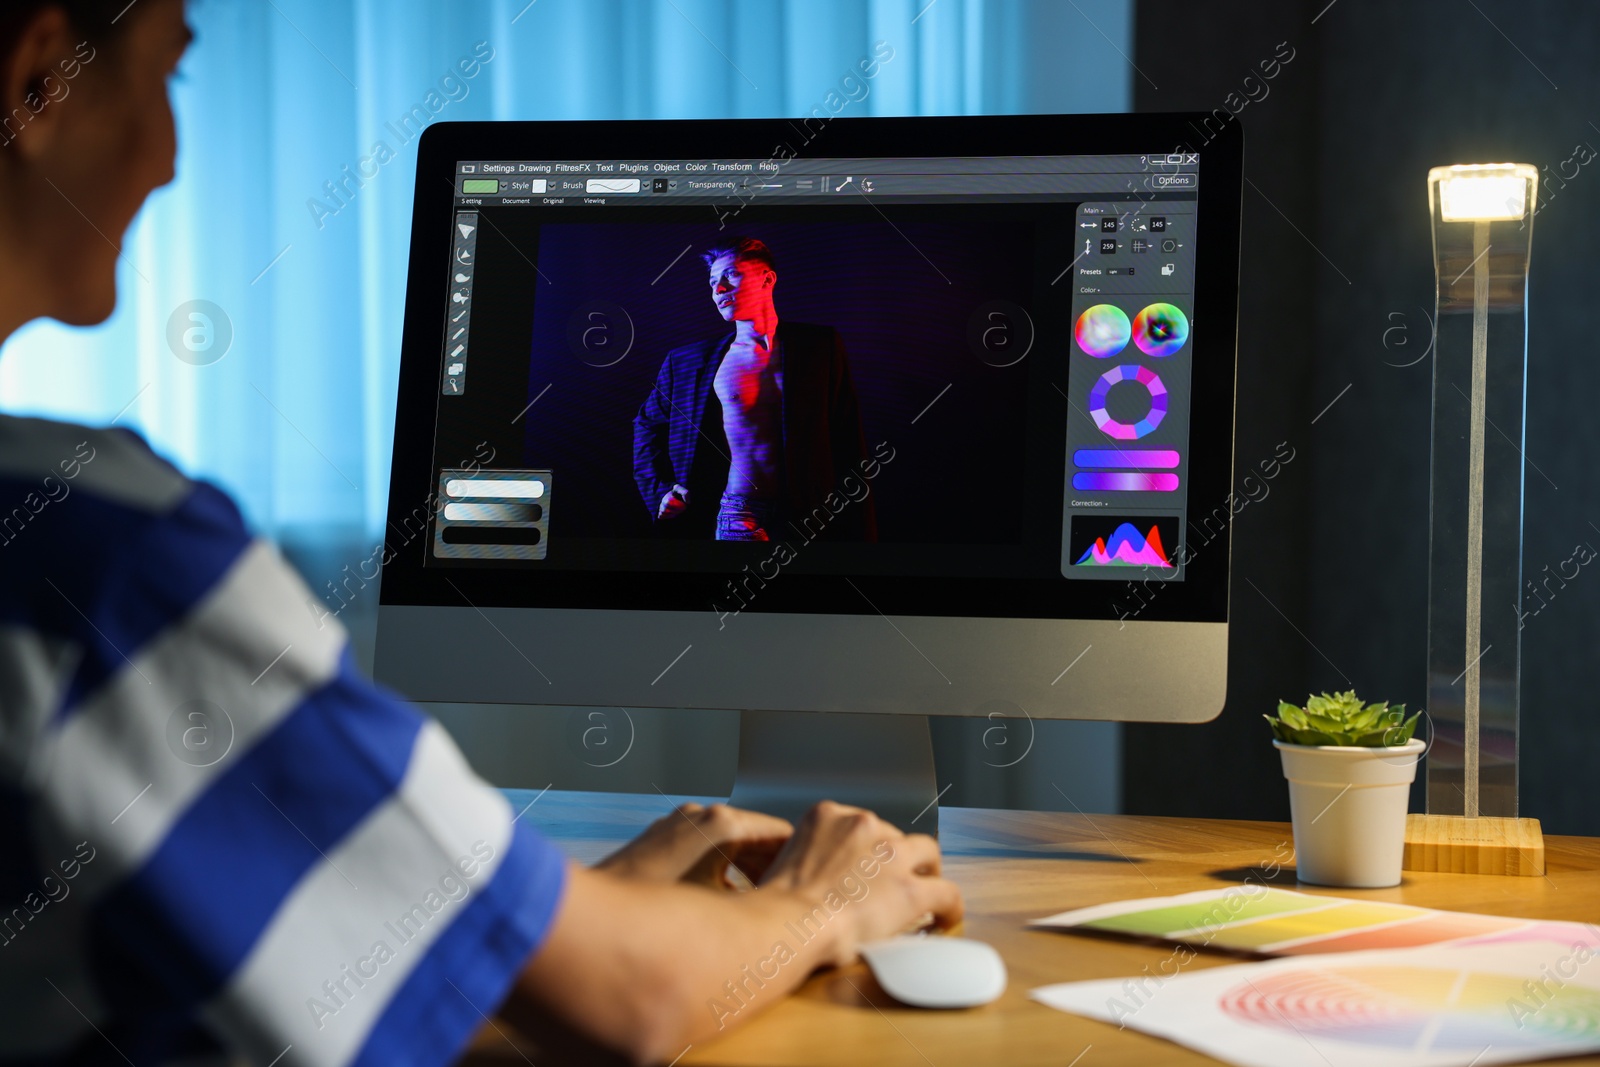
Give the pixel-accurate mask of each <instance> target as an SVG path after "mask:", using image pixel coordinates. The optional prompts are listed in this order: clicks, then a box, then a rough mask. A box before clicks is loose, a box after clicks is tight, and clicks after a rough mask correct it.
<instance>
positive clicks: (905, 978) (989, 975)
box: [860, 934, 1006, 1008]
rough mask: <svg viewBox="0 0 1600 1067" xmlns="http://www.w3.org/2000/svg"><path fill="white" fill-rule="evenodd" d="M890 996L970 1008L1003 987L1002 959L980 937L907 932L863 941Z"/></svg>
mask: <svg viewBox="0 0 1600 1067" xmlns="http://www.w3.org/2000/svg"><path fill="white" fill-rule="evenodd" d="M860 952H861V958H862V959H864V960H866V961H867V966H868V967H871V968H872V975H873V977H874V978H876V979H877V980H878V984H879V985H880V986H882V987H883V990H884V992H886V993H888V994H889V995H890V996H891V997H894V999H896V1000H898V1001H902V1002H904V1003H906V1004H910V1005H911V1006H912V1007H916V1008H972V1007H976V1006H977V1005H979V1004H987V1003H989V1002H990V1001H991V1000H994V999H995V998H996V997H998V996H999V995H1000V994H1001V993H1004V992H1005V991H1006V965H1005V964H1004V963H1002V962H1001V960H1000V953H998V952H996V951H995V950H994V948H993V947H992V946H990V945H987V944H985V943H983V942H982V941H972V940H969V939H967V938H964V937H943V936H933V937H928V936H924V935H917V934H911V935H908V936H906V937H891V938H888V939H887V940H884V941H873V942H870V943H868V944H865V945H862V946H861V949H860Z"/></svg>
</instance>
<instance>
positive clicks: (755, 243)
mask: <svg viewBox="0 0 1600 1067" xmlns="http://www.w3.org/2000/svg"><path fill="white" fill-rule="evenodd" d="M723 256H732V257H733V261H734V262H735V263H737V262H739V261H740V260H743V259H750V260H754V261H755V262H757V263H761V264H764V265H765V266H766V268H767V269H768V270H771V271H775V270H777V269H778V263H777V260H775V259H773V258H772V249H770V248H768V247H767V246H766V244H765V242H763V241H762V240H761V239H760V238H758V237H729V238H726V239H724V240H721V241H718V242H717V243H716V244H714V245H712V246H711V247H710V248H708V249H706V250H705V251H704V252H701V253H700V258H701V259H703V260H705V261H706V266H707V267H709V266H711V265H712V264H713V263H715V262H716V261H717V260H719V259H721V258H722V257H723Z"/></svg>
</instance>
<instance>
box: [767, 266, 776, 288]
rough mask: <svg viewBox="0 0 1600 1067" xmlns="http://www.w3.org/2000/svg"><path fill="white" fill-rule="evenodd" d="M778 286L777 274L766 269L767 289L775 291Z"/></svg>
mask: <svg viewBox="0 0 1600 1067" xmlns="http://www.w3.org/2000/svg"><path fill="white" fill-rule="evenodd" d="M777 286H778V272H777V271H775V270H773V269H772V268H771V267H768V268H767V288H768V289H775V288H777Z"/></svg>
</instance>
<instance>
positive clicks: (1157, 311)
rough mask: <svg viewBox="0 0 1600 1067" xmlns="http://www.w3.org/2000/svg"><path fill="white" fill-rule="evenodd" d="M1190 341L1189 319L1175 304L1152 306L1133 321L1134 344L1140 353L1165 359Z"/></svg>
mask: <svg viewBox="0 0 1600 1067" xmlns="http://www.w3.org/2000/svg"><path fill="white" fill-rule="evenodd" d="M1188 340H1189V318H1188V316H1187V315H1185V314H1184V313H1183V312H1182V311H1180V310H1179V309H1178V307H1177V305H1175V304H1151V305H1150V306H1149V307H1147V308H1145V309H1144V310H1143V311H1141V312H1139V314H1137V315H1135V316H1134V319H1133V343H1134V344H1136V345H1138V346H1139V351H1141V352H1143V353H1144V354H1145V355H1147V356H1151V357H1153V358H1155V359H1164V358H1165V357H1167V356H1170V355H1172V354H1173V353H1174V352H1176V351H1178V349H1180V348H1182V347H1183V346H1184V343H1185V342H1187V341H1188Z"/></svg>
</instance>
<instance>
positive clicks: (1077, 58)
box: [0, 0, 1134, 543]
mask: <svg viewBox="0 0 1600 1067" xmlns="http://www.w3.org/2000/svg"><path fill="white" fill-rule="evenodd" d="M190 17H191V21H192V23H193V24H194V26H195V29H196V31H197V33H198V40H197V42H196V44H195V46H194V48H193V50H192V51H191V53H190V55H189V57H188V58H187V59H186V60H185V62H184V64H183V68H182V72H183V73H182V75H181V76H180V79H179V80H178V81H177V82H176V83H175V85H174V97H175V102H176V107H177V111H178V120H179V132H180V137H181V148H180V155H179V160H178V175H179V176H178V179H177V181H176V182H175V183H174V184H173V185H171V186H170V187H168V188H166V189H164V190H161V191H159V192H158V193H157V194H156V195H155V196H154V197H153V198H152V199H151V201H150V203H149V205H148V206H147V207H146V208H145V210H144V212H143V213H142V214H141V216H140V217H139V219H138V221H137V222H136V223H135V224H134V227H133V229H132V231H131V232H130V234H129V237H128V241H127V243H126V245H125V248H124V255H123V262H122V265H121V268H120V271H121V273H120V279H119V281H120V290H121V300H120V303H119V306H118V310H117V313H116V315H115V316H114V317H113V318H112V319H111V320H110V321H109V322H108V323H106V324H105V325H104V326H101V327H98V328H96V329H92V330H68V329H64V328H62V327H59V326H57V325H54V324H50V323H37V324H34V325H32V326H30V327H28V328H26V329H25V330H24V331H22V332H21V333H19V334H18V335H17V336H16V338H15V339H14V340H13V341H12V342H11V343H10V344H9V345H8V346H7V348H6V350H5V352H4V354H3V358H0V410H5V411H8V412H11V413H17V414H21V413H33V414H43V415H48V416H51V417H58V418H66V419H74V420H79V421H84V422H90V423H96V424H104V423H108V422H111V421H112V420H113V419H115V420H116V421H117V422H118V424H119V425H126V426H130V427H133V428H135V429H137V430H139V431H140V432H141V433H143V434H144V435H145V436H146V437H147V438H148V439H149V440H150V441H151V443H152V444H153V445H154V446H155V447H156V448H157V449H158V450H160V451H162V452H163V453H165V454H166V455H167V456H169V457H171V458H172V459H173V460H174V461H175V462H177V463H178V464H179V465H180V466H182V467H183V468H184V469H185V470H186V471H188V472H189V473H191V474H193V475H196V476H199V477H205V478H210V479H213V480H215V481H217V482H220V483H221V484H222V485H223V486H224V487H226V488H227V489H228V490H229V491H230V492H231V493H232V494H233V495H234V497H235V498H236V499H237V500H238V501H239V502H240V504H241V506H242V507H243V508H244V511H245V513H246V516H247V518H248V519H249V521H250V522H251V523H252V524H253V525H255V526H256V527H257V528H258V529H260V530H262V531H263V532H265V533H268V534H270V535H274V536H277V537H280V538H287V539H290V540H293V541H297V542H301V543H306V542H312V543H315V542H326V543H335V542H344V543H353V542H355V541H358V540H360V539H363V538H367V537H371V536H373V535H375V534H377V532H378V531H379V530H380V529H381V528H382V526H383V522H384V510H385V505H386V493H387V483H388V474H389V450H390V442H391V437H392V433H393V418H394V401H395V382H396V377H397V367H398V354H399V350H400V319H401V308H402V302H403V298H404V287H405V274H406V253H407V248H408V243H409V235H410V225H411V199H412V181H413V169H414V166H415V161H416V134H417V131H418V128H419V127H421V126H423V125H425V124H427V123H431V122H439V121H450V120H458V119H606V118H651V117H660V118H714V117H757V116H783V115H796V114H805V113H808V112H809V111H810V110H811V109H812V108H813V107H816V106H820V105H822V104H823V102H824V100H825V98H826V97H827V94H828V93H830V92H836V93H839V94H840V96H842V97H851V96H853V97H857V98H858V99H854V100H852V102H851V103H849V104H848V106H847V107H846V108H845V110H844V111H843V112H842V113H843V114H857V115H936V114H984V113H1014V112H1053V111H1079V112H1083V111H1123V110H1127V109H1128V107H1129V104H1130V101H1131V97H1132V83H1131V78H1132V77H1133V76H1134V74H1133V70H1132V67H1131V66H1130V65H1129V62H1128V60H1127V55H1128V54H1130V53H1131V52H1132V45H1131V37H1132V17H1133V13H1132V0H1104V2H1092V0H931V2H930V0H763V2H754V0H741V2H738V3H736V2H734V0H532V2H531V3H530V2H529V0H477V2H469V3H456V4H445V3H440V2H438V0H433V2H428V0H349V2H344V3H339V2H332V3H330V2H328V0H267V2H265V3H260V2H255V0H197V2H196V3H194V4H193V5H192V9H191V16H190ZM878 41H882V42H885V43H886V44H887V45H888V47H890V48H892V49H893V58H892V59H891V60H889V61H888V62H886V63H884V64H883V65H882V68H881V70H880V72H879V73H878V75H877V76H876V77H875V78H873V79H872V80H871V81H870V83H866V90H867V91H866V95H865V96H864V97H863V96H862V95H861V92H862V90H861V88H860V86H859V84H852V85H846V84H845V79H846V77H847V76H848V75H849V74H851V73H852V72H853V71H854V70H855V68H856V64H857V62H858V61H859V60H861V59H862V58H863V57H865V56H867V55H868V54H869V53H870V52H871V51H872V48H873V45H874V43H875V42H878ZM467 72H470V76H468V73H467ZM928 147H929V150H930V152H936V151H937V149H938V146H937V145H930V146H928ZM196 302H202V303H196Z"/></svg>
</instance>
